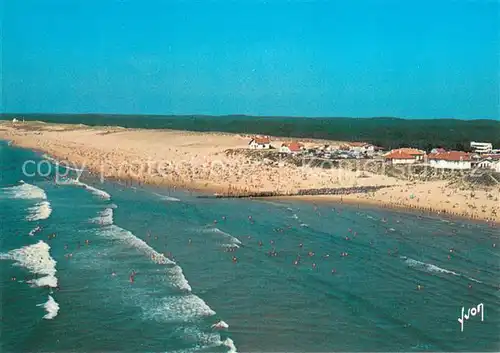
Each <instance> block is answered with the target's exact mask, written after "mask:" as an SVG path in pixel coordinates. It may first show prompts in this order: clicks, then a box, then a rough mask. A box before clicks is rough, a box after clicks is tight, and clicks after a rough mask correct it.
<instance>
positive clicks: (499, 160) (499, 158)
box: [476, 154, 500, 173]
mask: <svg viewBox="0 0 500 353" xmlns="http://www.w3.org/2000/svg"><path fill="white" fill-rule="evenodd" d="M476 167H478V168H481V169H492V170H494V171H496V172H498V173H500V154H499V155H491V156H487V157H486V158H484V159H483V160H481V161H479V162H477V164H476Z"/></svg>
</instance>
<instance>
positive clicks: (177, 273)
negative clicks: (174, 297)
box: [167, 265, 191, 292]
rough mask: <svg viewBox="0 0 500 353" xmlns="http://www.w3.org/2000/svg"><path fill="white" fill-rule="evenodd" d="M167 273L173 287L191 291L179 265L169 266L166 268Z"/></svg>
mask: <svg viewBox="0 0 500 353" xmlns="http://www.w3.org/2000/svg"><path fill="white" fill-rule="evenodd" d="M167 273H168V275H169V277H170V279H171V280H172V284H173V285H174V286H175V287H177V288H179V289H181V290H185V291H188V292H191V286H190V285H189V282H188V281H187V279H186V277H185V276H184V273H183V272H182V268H181V267H180V266H178V265H175V266H174V267H171V268H169V269H168V270H167Z"/></svg>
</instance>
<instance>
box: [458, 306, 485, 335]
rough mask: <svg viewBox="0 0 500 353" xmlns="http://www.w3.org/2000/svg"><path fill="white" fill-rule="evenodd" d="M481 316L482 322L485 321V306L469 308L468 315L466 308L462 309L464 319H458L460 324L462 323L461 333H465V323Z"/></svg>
mask: <svg viewBox="0 0 500 353" xmlns="http://www.w3.org/2000/svg"><path fill="white" fill-rule="evenodd" d="M479 314H481V321H484V304H483V303H481V304H478V305H477V307H473V308H469V309H468V310H467V314H465V308H464V307H462V317H459V318H458V322H459V323H460V331H461V332H464V322H465V321H466V320H469V317H470V316H471V315H472V316H476V315H479Z"/></svg>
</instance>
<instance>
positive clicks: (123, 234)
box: [100, 224, 175, 265]
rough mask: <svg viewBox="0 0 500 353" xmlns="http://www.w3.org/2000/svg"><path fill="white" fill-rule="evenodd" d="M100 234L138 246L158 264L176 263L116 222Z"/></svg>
mask: <svg viewBox="0 0 500 353" xmlns="http://www.w3.org/2000/svg"><path fill="white" fill-rule="evenodd" d="M100 234H101V235H103V236H105V237H108V238H112V239H116V240H120V241H122V242H124V243H126V244H128V245H130V246H132V247H134V248H136V249H137V250H139V251H141V252H142V253H144V254H145V255H147V256H148V257H149V258H151V260H153V262H155V263H157V264H162V265H167V264H169V265H175V262H174V261H172V260H170V259H168V258H167V257H165V255H163V254H160V253H159V252H157V251H156V250H155V249H153V248H152V247H150V246H149V245H148V244H147V243H146V242H144V241H143V240H142V239H139V238H138V237H136V236H135V235H134V234H133V233H132V232H130V231H128V230H126V229H123V228H121V227H118V226H116V225H114V224H113V225H110V226H108V227H105V228H103V229H101V231H100Z"/></svg>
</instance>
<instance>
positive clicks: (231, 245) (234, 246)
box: [221, 244, 240, 249]
mask: <svg viewBox="0 0 500 353" xmlns="http://www.w3.org/2000/svg"><path fill="white" fill-rule="evenodd" d="M221 246H222V247H223V248H236V249H239V247H240V246H239V245H238V244H222V245H221Z"/></svg>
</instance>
